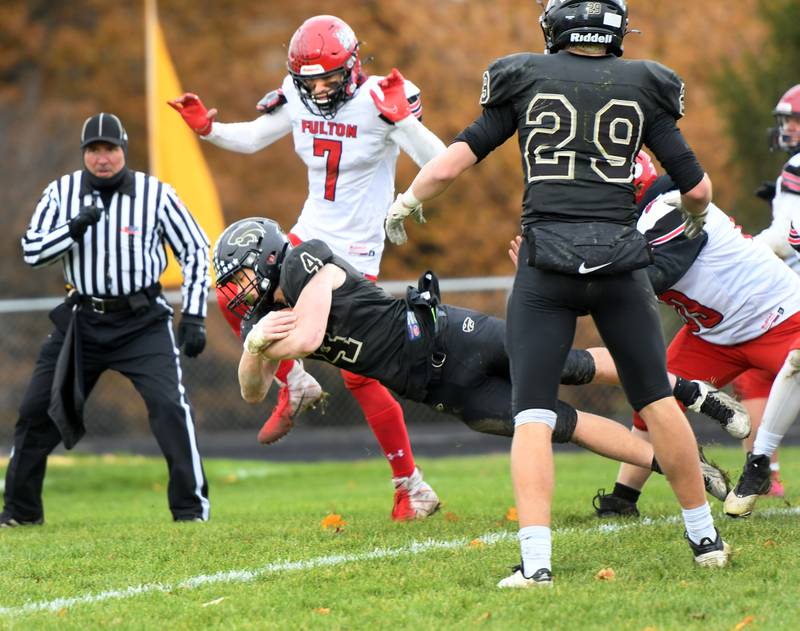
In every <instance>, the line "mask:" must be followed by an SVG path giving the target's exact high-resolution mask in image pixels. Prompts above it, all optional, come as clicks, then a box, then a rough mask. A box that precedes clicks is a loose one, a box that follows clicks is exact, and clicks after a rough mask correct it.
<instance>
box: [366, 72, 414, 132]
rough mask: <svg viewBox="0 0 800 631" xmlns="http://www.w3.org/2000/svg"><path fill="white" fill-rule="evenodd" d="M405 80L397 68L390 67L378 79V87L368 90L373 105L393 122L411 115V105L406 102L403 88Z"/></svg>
mask: <svg viewBox="0 0 800 631" xmlns="http://www.w3.org/2000/svg"><path fill="white" fill-rule="evenodd" d="M405 82H406V80H405V79H404V78H403V75H401V74H400V71H399V70H398V69H397V68H392V71H391V72H390V73H389V74H388V75H387V76H385V77H384V78H383V79H381V80H380V81H378V87H377V89H376V88H373V89H372V90H370V91H369V95H370V96H371V97H372V100H373V101H375V107H377V108H378V110H379V111H380V113H381V114H383V115H384V116H385V117H386V118H388V119H389V120H390V121H392V122H393V123H399V122H400V121H401V120H403V119H405V118H408V117H409V116H411V106H410V105H409V104H408V98H407V97H406V90H405Z"/></svg>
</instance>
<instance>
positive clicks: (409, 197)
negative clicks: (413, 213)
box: [400, 186, 422, 209]
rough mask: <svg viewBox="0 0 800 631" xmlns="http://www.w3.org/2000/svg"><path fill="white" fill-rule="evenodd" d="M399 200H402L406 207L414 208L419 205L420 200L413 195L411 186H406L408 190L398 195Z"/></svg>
mask: <svg viewBox="0 0 800 631" xmlns="http://www.w3.org/2000/svg"><path fill="white" fill-rule="evenodd" d="M400 201H402V202H403V205H404V206H405V207H406V208H411V209H414V208H416V207H417V206H421V205H422V202H421V201H420V200H419V199H417V196H416V195H414V192H413V191H412V190H411V187H410V186H409V187H408V190H407V191H406V192H405V193H403V194H402V195H401V196H400Z"/></svg>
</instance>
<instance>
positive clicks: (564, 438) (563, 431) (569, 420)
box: [553, 401, 578, 443]
mask: <svg viewBox="0 0 800 631" xmlns="http://www.w3.org/2000/svg"><path fill="white" fill-rule="evenodd" d="M577 424H578V412H577V410H576V409H575V408H574V407H572V406H571V405H570V404H569V403H564V401H558V403H556V426H555V428H554V429H553V442H554V443H568V442H569V441H570V440H572V435H573V434H574V433H575V426H576V425H577Z"/></svg>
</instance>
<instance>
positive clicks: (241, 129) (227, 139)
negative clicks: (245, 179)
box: [200, 107, 292, 153]
mask: <svg viewBox="0 0 800 631" xmlns="http://www.w3.org/2000/svg"><path fill="white" fill-rule="evenodd" d="M291 131H292V121H291V119H290V118H289V110H288V108H286V107H280V108H278V109H276V110H275V111H273V112H272V113H270V114H264V115H263V116H259V117H258V118H256V119H255V120H252V121H249V122H246V123H214V124H213V125H212V126H211V132H210V133H209V134H208V135H207V136H200V137H201V138H202V139H204V140H207V141H208V142H210V143H212V144H215V145H217V146H218V147H221V148H223V149H227V150H228V151H236V152H238V153H255V152H256V151H259V150H261V149H263V148H264V147H267V146H269V145H271V144H272V143H274V142H275V141H277V140H280V139H281V138H283V137H284V136H286V135H287V134H289V133H290V132H291Z"/></svg>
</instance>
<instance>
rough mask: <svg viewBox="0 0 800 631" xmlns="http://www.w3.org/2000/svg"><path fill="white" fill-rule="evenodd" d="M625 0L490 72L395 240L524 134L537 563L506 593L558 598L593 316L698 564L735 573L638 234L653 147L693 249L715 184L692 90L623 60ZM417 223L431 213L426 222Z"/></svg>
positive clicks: (395, 225)
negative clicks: (577, 349) (560, 541)
mask: <svg viewBox="0 0 800 631" xmlns="http://www.w3.org/2000/svg"><path fill="white" fill-rule="evenodd" d="M627 23H628V12H627V7H626V4H625V2H624V0H600V1H599V2H585V1H582V0H549V2H548V3H547V6H546V8H545V11H544V13H543V14H542V16H541V18H540V24H541V27H542V30H543V32H544V37H545V43H546V46H547V53H548V54H544V55H540V54H534V53H520V54H515V55H509V56H507V57H503V58H500V59H498V60H496V61H494V62H493V63H492V64H491V65H490V66H489V68H488V70H487V71H486V72H485V73H484V76H483V89H482V91H481V96H480V103H481V105H482V106H483V111H482V112H481V115H480V116H479V117H478V118H477V120H475V122H473V123H472V124H471V125H470V126H469V127H467V128H466V129H465V130H464V131H463V132H461V134H460V135H459V136H458V137H457V138H456V141H455V142H454V143H453V144H452V145H450V147H448V149H447V150H446V151H445V153H444V154H441V155H440V156H438V157H437V158H435V159H434V160H432V161H431V162H429V163H428V164H427V165H426V166H425V167H423V169H422V170H421V171H420V173H419V174H418V175H417V177H416V178H415V180H414V182H413V183H412V185H411V187H410V188H409V189H408V190H407V191H406V192H405V193H402V194H400V195H399V196H398V197H397V199H396V200H395V202H394V204H392V207H391V208H390V209H389V212H388V214H387V221H386V231H387V235H388V236H389V238H390V240H392V241H393V242H396V243H399V242H403V241H404V240H405V231H404V229H403V227H402V222H403V219H404V218H405V217H406V216H408V215H409V214H411V213H414V211H416V210H418V208H419V206H420V205H421V204H422V203H423V202H425V201H426V200H429V199H432V198H433V197H435V196H436V195H438V194H440V193H441V192H443V191H444V190H445V189H446V188H447V186H449V185H450V183H451V182H452V181H453V180H455V179H456V178H457V177H458V176H459V175H460V174H461V173H462V172H463V171H465V170H466V169H468V168H469V167H471V166H472V165H474V164H476V163H477V162H478V161H480V160H482V159H483V158H485V157H486V156H487V155H488V154H489V153H490V152H491V151H492V150H493V149H495V148H496V147H499V146H500V145H501V144H503V143H504V142H505V141H506V140H507V139H508V138H510V137H511V136H513V135H514V134H515V133H516V134H517V139H518V142H519V148H520V152H521V154H522V169H523V181H524V185H525V192H524V196H523V203H522V208H523V210H522V230H523V235H524V240H523V243H522V247H521V250H520V261H521V263H520V265H518V267H517V274H516V277H515V280H514V290H513V292H512V294H511V298H510V300H509V305H508V324H507V333H506V336H507V338H506V343H507V347H508V349H509V353H510V355H511V380H512V383H513V385H514V388H513V412H514V419H515V425H516V430H515V432H514V440H513V443H512V448H511V469H512V478H513V481H514V490H515V495H516V500H517V510H518V511H519V517H520V544H521V549H522V565H521V567H520V569H518V570H516V571H515V572H514V573H513V574H512V575H511V576H509V577H508V578H506V579H504V580H502V581H501V582H500V583H499V585H498V586H499V587H530V586H533V585H550V584H552V572H551V560H550V557H551V552H550V551H551V535H550V505H551V499H552V491H553V484H554V469H553V460H552V446H551V443H550V433H551V431H552V428H553V427H554V424H555V419H556V399H557V393H558V376H559V374H560V372H561V367H562V366H563V365H564V361H565V359H566V357H567V353H568V352H569V348H570V346H571V342H572V339H573V336H574V333H575V322H576V319H577V317H578V316H580V315H586V314H590V315H591V316H592V317H593V319H594V321H595V323H596V325H597V328H598V330H599V332H600V334H601V336H602V337H603V340H604V341H605V343H606V346H607V347H608V348H609V350H610V351H611V353H612V355H613V356H614V360H615V362H616V364H617V367H618V368H619V372H620V377H621V380H622V384H623V387H624V389H625V393H626V395H627V397H628V400H629V401H630V403H631V405H632V406H633V408H634V409H635V410H637V411H639V412H640V414H641V416H642V417H643V418H644V419H645V421H646V422H647V425H648V427H649V428H650V433H651V437H652V439H653V445H654V448H655V451H656V454H657V455H658V458H659V459H661V460H663V461H661V465H662V467H663V468H664V470H665V472H666V473H667V478H668V479H669V481H670V484H671V485H672V488H673V491H674V492H675V495H676V496H677V498H678V500H679V502H680V504H681V507H682V508H683V516H684V523H685V525H686V533H687V538H688V540H689V543H690V545H691V548H692V552H693V554H694V558H695V561H696V562H697V563H698V564H700V565H704V566H716V567H721V566H724V565H726V564H727V561H728V557H729V550H730V548H729V546H727V545H726V544H725V543H724V542H723V540H722V537H721V536H720V535H719V532H718V531H717V530H716V528H715V527H714V521H713V518H712V516H711V511H710V508H709V506H708V503H707V502H706V500H705V497H704V495H703V492H702V491H703V487H702V477H701V473H700V469H699V468H698V467H697V466H696V465H695V464H694V459H691V460H690V459H689V455H690V454H692V453H694V450H695V449H696V440H695V438H694V434H693V433H692V430H691V427H690V426H689V423H688V421H687V420H686V417H685V416H684V415H683V412H682V411H681V410H680V408H679V406H678V405H677V403H676V402H675V399H674V398H673V397H672V395H671V391H670V387H669V383H668V380H667V371H666V366H665V348H664V341H663V337H662V333H661V326H660V322H659V317H658V310H657V307H656V298H655V295H654V294H653V290H652V287H651V286H650V283H649V281H648V278H647V274H646V272H645V271H644V269H643V268H644V267H646V266H647V265H648V264H649V263H650V262H651V260H652V259H651V253H650V250H649V248H648V246H647V243H646V241H645V240H644V238H643V236H642V235H640V234H639V233H637V232H636V228H635V217H636V207H635V204H634V191H633V185H632V181H633V168H634V161H635V158H636V155H637V153H638V152H639V149H640V148H641V146H642V144H646V145H647V146H648V147H649V148H650V149H651V150H652V151H653V153H654V154H655V155H656V157H657V158H658V160H659V161H660V162H661V164H662V165H664V167H665V168H666V170H667V172H668V173H669V174H670V175H671V176H672V179H673V180H674V182H675V183H676V184H677V185H678V187H679V188H680V191H681V193H682V195H681V197H680V202H676V203H679V204H680V209H681V212H682V214H683V216H684V217H685V222H686V234H687V236H690V237H691V236H696V235H697V234H699V233H700V232H701V231H702V226H703V222H704V218H705V214H706V212H707V205H708V203H709V202H710V200H711V182H710V180H709V179H708V176H707V175H706V174H705V173H704V171H703V169H702V168H701V167H700V165H699V163H698V161H697V159H696V157H695V155H694V153H693V152H692V150H691V148H690V147H689V145H688V144H687V143H686V141H685V140H684V138H683V136H682V134H681V132H680V130H679V129H678V127H677V125H676V121H677V120H678V119H679V118H680V117H681V116H682V115H683V105H684V103H683V99H684V91H683V83H682V81H681V80H680V79H679V78H678V77H677V75H676V74H675V73H674V72H673V71H672V70H670V69H669V68H666V67H664V66H662V65H660V64H658V63H655V62H652V61H636V60H635V61H627V60H623V59H622V58H621V55H622V40H623V37H624V36H625V33H626V32H627ZM416 214H418V213H416Z"/></svg>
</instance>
